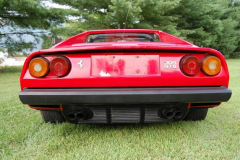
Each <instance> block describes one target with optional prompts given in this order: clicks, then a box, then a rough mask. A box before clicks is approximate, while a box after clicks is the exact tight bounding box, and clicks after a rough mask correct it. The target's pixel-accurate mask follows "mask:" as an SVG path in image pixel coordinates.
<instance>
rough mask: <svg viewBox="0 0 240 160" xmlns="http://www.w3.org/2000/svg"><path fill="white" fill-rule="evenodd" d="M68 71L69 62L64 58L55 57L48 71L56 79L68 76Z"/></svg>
mask: <svg viewBox="0 0 240 160" xmlns="http://www.w3.org/2000/svg"><path fill="white" fill-rule="evenodd" d="M69 70H70V62H69V60H68V59H67V58H66V57H62V56H61V57H60V56H59V57H56V58H54V59H53V60H52V61H51V62H50V71H51V73H52V74H54V75H55V76H58V77H62V76H65V75H67V74H68V72H69Z"/></svg>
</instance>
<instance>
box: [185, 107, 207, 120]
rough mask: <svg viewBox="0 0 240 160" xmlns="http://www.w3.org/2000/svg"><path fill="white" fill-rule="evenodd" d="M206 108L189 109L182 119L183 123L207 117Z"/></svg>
mask: <svg viewBox="0 0 240 160" xmlns="http://www.w3.org/2000/svg"><path fill="white" fill-rule="evenodd" d="M207 112H208V108H191V109H190V110H189V112H188V114H187V116H186V117H185V118H184V120H185V121H201V120H204V119H205V118H206V116H207Z"/></svg>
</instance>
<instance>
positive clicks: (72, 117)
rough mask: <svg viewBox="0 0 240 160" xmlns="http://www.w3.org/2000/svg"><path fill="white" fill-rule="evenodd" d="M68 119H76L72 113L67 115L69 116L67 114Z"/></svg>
mask: <svg viewBox="0 0 240 160" xmlns="http://www.w3.org/2000/svg"><path fill="white" fill-rule="evenodd" d="M68 118H69V119H70V120H75V119H76V115H75V114H74V113H69V114H68Z"/></svg>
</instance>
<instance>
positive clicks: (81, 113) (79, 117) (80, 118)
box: [76, 110, 89, 120]
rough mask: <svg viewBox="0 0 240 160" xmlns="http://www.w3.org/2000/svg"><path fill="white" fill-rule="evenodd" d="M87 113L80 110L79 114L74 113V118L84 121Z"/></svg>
mask: <svg viewBox="0 0 240 160" xmlns="http://www.w3.org/2000/svg"><path fill="white" fill-rule="evenodd" d="M88 115H89V114H88V112H87V111H86V110H81V111H79V112H77V113H76V117H77V119H79V120H84V119H86V118H87V117H88Z"/></svg>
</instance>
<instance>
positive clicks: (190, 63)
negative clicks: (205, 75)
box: [180, 56, 201, 76]
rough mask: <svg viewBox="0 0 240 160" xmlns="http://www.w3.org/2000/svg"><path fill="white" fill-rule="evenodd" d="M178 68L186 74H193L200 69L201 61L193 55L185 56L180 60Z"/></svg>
mask: <svg viewBox="0 0 240 160" xmlns="http://www.w3.org/2000/svg"><path fill="white" fill-rule="evenodd" d="M180 68H181V69H182V72H183V73H184V74H186V75H188V76H194V75H195V74H197V73H198V72H199V71H200V68H201V63H200V61H199V59H198V58H197V57H195V56H185V57H183V59H182V60H181V64H180Z"/></svg>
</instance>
